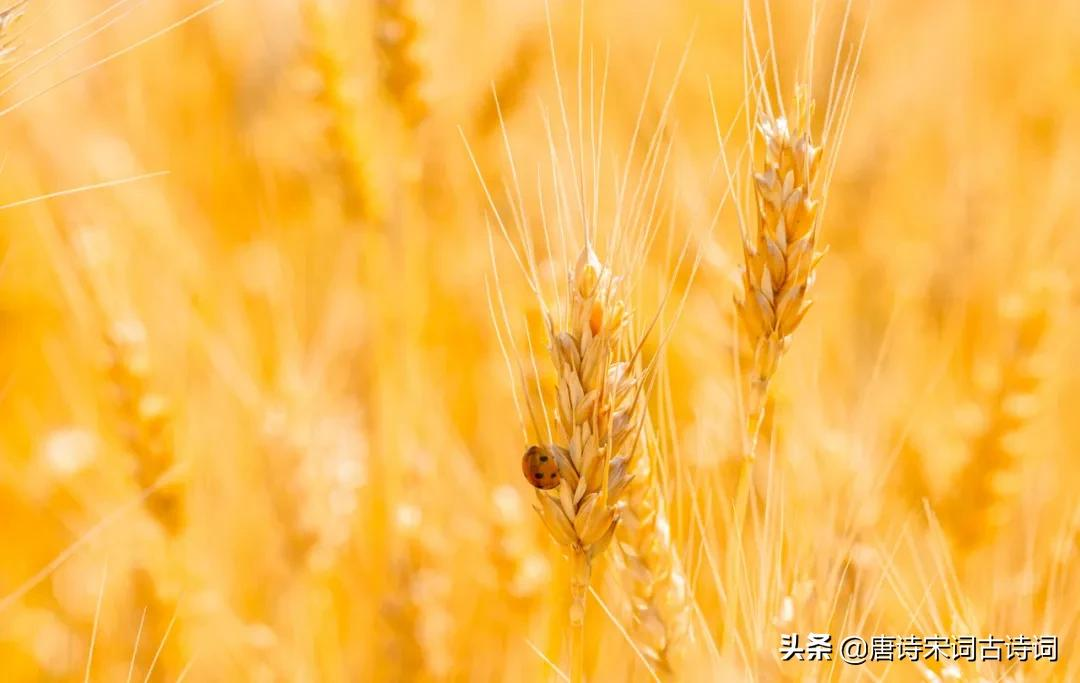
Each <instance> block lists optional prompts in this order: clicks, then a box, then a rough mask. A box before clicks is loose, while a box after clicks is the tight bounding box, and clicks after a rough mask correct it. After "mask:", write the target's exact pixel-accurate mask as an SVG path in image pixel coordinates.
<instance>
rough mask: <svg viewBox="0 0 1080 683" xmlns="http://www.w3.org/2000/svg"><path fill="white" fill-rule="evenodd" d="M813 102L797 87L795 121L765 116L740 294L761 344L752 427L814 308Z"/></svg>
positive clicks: (751, 400) (753, 372)
mask: <svg viewBox="0 0 1080 683" xmlns="http://www.w3.org/2000/svg"><path fill="white" fill-rule="evenodd" d="M813 109H814V107H813V102H812V100H810V99H809V98H808V97H807V95H806V93H805V92H804V91H802V90H801V89H800V90H799V91H798V92H797V93H796V98H795V112H794V116H793V118H792V119H790V120H788V119H787V118H785V117H784V116H782V115H781V116H770V115H765V114H763V115H761V116H760V117H759V119H758V124H757V129H758V132H759V133H760V134H761V137H762V139H763V141H764V143H765V160H764V166H763V168H762V170H761V171H760V172H759V173H756V174H754V191H755V195H756V198H757V231H756V235H754V236H753V237H752V238H751V237H750V236H749V235H745V234H744V235H743V255H744V258H745V268H744V269H743V294H742V297H741V298H739V299H737V300H736V305H737V307H738V310H739V316H740V318H741V319H742V321H743V324H744V325H745V327H746V331H747V333H748V335H749V338H750V348H752V349H753V360H752V361H751V367H750V387H749V395H748V401H747V407H748V412H747V414H748V416H749V417H750V420H751V422H750V424H751V433H752V435H753V436H755V437H756V433H757V430H758V429H759V428H760V425H761V420H762V416H763V413H764V408H765V399H766V395H767V393H768V387H769V382H770V381H771V380H772V377H773V375H774V374H775V372H776V367H777V363H778V362H779V360H780V356H781V355H782V354H783V353H784V351H786V350H787V348H788V346H789V345H790V343H791V335H792V333H793V332H794V331H795V328H797V327H798V326H799V323H800V322H802V319H803V317H804V316H805V315H806V312H807V310H808V309H809V308H810V303H811V302H810V299H809V298H807V294H808V293H809V291H810V287H811V286H812V285H813V283H814V272H815V269H816V267H817V264H818V261H819V260H820V258H821V253H819V252H817V251H816V247H817V237H818V221H817V209H818V206H819V200H818V198H817V197H815V196H814V194H815V192H816V190H817V187H816V184H815V176H816V174H817V168H818V162H819V161H820V158H821V154H820V151H821V150H820V148H819V147H815V146H814V144H813V140H812V137H811V133H810V120H811V116H812V114H813Z"/></svg>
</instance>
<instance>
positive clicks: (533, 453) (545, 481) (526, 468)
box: [521, 446, 559, 489]
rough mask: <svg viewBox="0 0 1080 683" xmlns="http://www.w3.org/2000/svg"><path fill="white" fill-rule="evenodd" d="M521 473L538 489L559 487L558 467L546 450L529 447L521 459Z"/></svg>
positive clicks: (538, 447)
mask: <svg viewBox="0 0 1080 683" xmlns="http://www.w3.org/2000/svg"><path fill="white" fill-rule="evenodd" d="M521 472H522V473H523V474H524V475H525V478H526V479H528V480H529V483H530V484H532V485H533V486H535V487H536V488H538V489H553V488H555V487H556V486H558V485H559V465H558V464H557V463H556V462H555V458H554V457H553V456H552V455H551V453H550V452H548V450H547V449H545V448H541V447H540V446H530V447H529V450H527V451H525V455H523V456H522V457H521Z"/></svg>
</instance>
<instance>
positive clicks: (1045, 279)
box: [942, 274, 1062, 551]
mask: <svg viewBox="0 0 1080 683" xmlns="http://www.w3.org/2000/svg"><path fill="white" fill-rule="evenodd" d="M1061 291H1062V287H1061V283H1060V282H1058V280H1057V279H1055V278H1053V277H1051V276H1049V275H1043V274H1040V275H1038V276H1036V277H1035V278H1033V279H1032V281H1031V282H1030V283H1029V284H1028V286H1027V288H1026V291H1023V292H1020V293H1017V294H1014V295H1011V296H1009V297H1006V298H1005V299H1004V300H1003V301H1002V302H1001V311H1000V322H1001V325H1002V327H1004V328H1005V329H1006V330H1007V336H1006V338H1005V339H1004V344H1003V348H1002V349H1001V353H1000V355H999V356H998V360H997V369H996V372H995V373H994V377H993V380H992V385H991V387H990V390H991V391H990V395H989V397H988V400H987V402H986V404H985V406H984V408H983V411H984V421H983V423H982V424H983V427H982V428H981V429H980V430H979V431H978V433H977V434H976V435H975V437H974V440H973V441H972V443H971V449H970V457H969V459H968V461H967V463H966V464H965V465H964V466H963V467H962V468H961V469H960V471H959V473H958V474H957V479H956V481H957V482H958V483H957V484H956V485H955V486H952V487H950V490H951V496H950V497H949V498H948V499H947V500H946V501H945V504H944V505H943V507H942V515H943V517H944V519H943V521H944V522H945V523H946V526H947V528H949V530H950V531H951V533H952V536H953V540H954V542H955V543H956V544H957V546H958V548H959V549H960V550H962V551H969V550H971V549H973V548H975V547H976V546H978V545H979V544H980V543H982V542H983V541H985V540H987V538H988V537H989V536H990V535H991V534H993V533H994V532H996V531H998V530H999V529H1000V528H1001V526H1002V525H1003V524H1004V523H1005V521H1006V520H1007V517H1008V511H1009V503H1010V500H1011V498H1012V494H1013V492H1014V490H1015V488H1016V483H1015V482H1016V477H1017V472H1016V469H1017V464H1018V463H1017V461H1018V460H1019V459H1020V457H1021V456H1022V450H1021V447H1020V443H1019V441H1018V439H1017V436H1018V435H1019V433H1020V432H1021V431H1022V430H1023V429H1024V428H1025V427H1026V426H1027V425H1028V424H1029V423H1030V421H1031V420H1032V418H1034V417H1035V416H1036V414H1037V409H1038V406H1039V400H1038V391H1039V388H1040V384H1041V383H1042V379H1043V368H1042V367H1041V365H1042V364H1041V363H1040V360H1041V359H1040V357H1039V356H1040V350H1041V348H1042V346H1043V345H1044V343H1045V337H1046V335H1047V331H1048V328H1049V326H1050V323H1051V316H1052V311H1053V310H1054V309H1055V308H1056V307H1058V306H1059V300H1058V295H1059V294H1060V292H1061Z"/></svg>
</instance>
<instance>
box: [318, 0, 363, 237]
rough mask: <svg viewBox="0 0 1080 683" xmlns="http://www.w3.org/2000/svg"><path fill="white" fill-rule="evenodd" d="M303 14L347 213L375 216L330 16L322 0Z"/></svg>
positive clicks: (357, 117)
mask: <svg viewBox="0 0 1080 683" xmlns="http://www.w3.org/2000/svg"><path fill="white" fill-rule="evenodd" d="M304 20H305V24H306V26H307V29H308V33H309V36H310V41H311V45H310V48H309V55H308V57H309V60H310V63H311V66H312V68H313V69H314V71H315V72H316V74H317V75H318V77H319V85H320V89H319V92H318V95H317V96H316V102H317V104H319V106H321V107H322V108H323V110H324V111H325V112H326V117H327V124H326V128H325V129H324V136H325V140H326V144H327V147H329V148H330V150H332V152H331V153H332V154H333V163H334V166H335V171H336V172H337V174H338V176H339V177H340V178H341V183H342V185H343V189H344V195H345V206H344V209H345V212H346V215H348V216H349V217H350V218H358V219H361V220H377V219H378V218H379V215H380V213H381V208H382V207H381V206H380V205H379V199H378V196H377V193H376V192H374V190H373V188H372V182H371V172H370V169H369V164H368V156H369V145H368V140H367V136H366V135H365V134H364V132H363V131H362V127H361V123H360V121H361V120H362V116H363V114H362V112H361V110H360V107H359V106H358V105H357V102H356V98H355V96H354V95H353V93H352V92H351V91H350V88H349V84H348V82H349V78H348V73H347V69H346V64H345V59H344V57H343V55H342V54H341V49H340V46H339V44H338V41H336V40H335V37H336V35H335V34H334V32H333V30H332V24H333V21H334V17H333V16H331V15H330V14H329V12H328V11H327V9H326V7H325V6H324V4H323V3H321V2H315V1H312V2H308V3H306V4H305V5H304Z"/></svg>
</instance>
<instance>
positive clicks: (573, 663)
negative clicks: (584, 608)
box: [570, 619, 585, 683]
mask: <svg viewBox="0 0 1080 683" xmlns="http://www.w3.org/2000/svg"><path fill="white" fill-rule="evenodd" d="M584 681H585V620H584V619H582V620H581V621H580V622H578V623H573V622H571V623H570V683H584Z"/></svg>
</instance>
